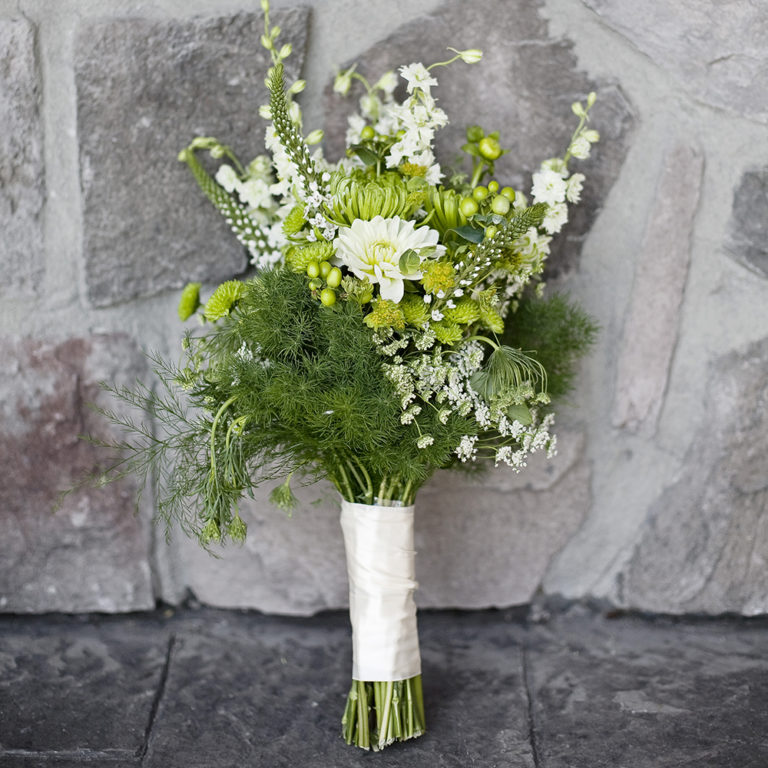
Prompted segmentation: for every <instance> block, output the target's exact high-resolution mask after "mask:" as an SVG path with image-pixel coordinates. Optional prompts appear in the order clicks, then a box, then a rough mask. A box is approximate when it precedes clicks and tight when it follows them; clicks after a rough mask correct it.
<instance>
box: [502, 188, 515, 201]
mask: <svg viewBox="0 0 768 768" xmlns="http://www.w3.org/2000/svg"><path fill="white" fill-rule="evenodd" d="M501 194H502V195H504V197H506V198H507V200H509V202H510V203H514V202H515V190H514V189H512V187H504V189H502V190H501Z"/></svg>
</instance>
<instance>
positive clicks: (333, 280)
mask: <svg viewBox="0 0 768 768" xmlns="http://www.w3.org/2000/svg"><path fill="white" fill-rule="evenodd" d="M325 282H326V283H328V287H329V288H338V287H339V286H340V285H341V270H340V269H339V268H338V267H334V268H333V269H332V270H331V271H330V272H329V273H328V277H326V278H325Z"/></svg>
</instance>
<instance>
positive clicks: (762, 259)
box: [727, 168, 768, 277]
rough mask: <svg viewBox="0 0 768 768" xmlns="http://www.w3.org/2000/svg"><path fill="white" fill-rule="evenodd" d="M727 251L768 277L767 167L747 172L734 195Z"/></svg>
mask: <svg viewBox="0 0 768 768" xmlns="http://www.w3.org/2000/svg"><path fill="white" fill-rule="evenodd" d="M730 229H731V232H730V235H731V241H730V243H729V244H728V246H727V251H728V253H730V254H731V256H733V258H735V259H736V260H737V261H739V262H741V263H742V264H744V265H745V266H747V267H749V268H750V269H751V270H752V271H753V272H756V273H757V274H758V275H760V276H761V277H768V168H762V169H760V170H753V171H748V172H747V173H745V174H744V176H743V177H742V179H741V182H740V183H739V186H738V187H737V188H736V191H735V192H734V195H733V212H732V214H731V227H730Z"/></svg>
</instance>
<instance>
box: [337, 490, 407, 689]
mask: <svg viewBox="0 0 768 768" xmlns="http://www.w3.org/2000/svg"><path fill="white" fill-rule="evenodd" d="M414 509H415V508H414V507H413V506H410V507H402V506H401V507H393V506H379V505H378V504H352V503H350V502H348V501H345V500H343V501H342V502H341V528H342V531H343V532H344V547H345V549H346V553H347V575H348V577H349V616H350V621H351V622H352V678H353V679H354V680H384V681H397V680H407V679H408V678H409V677H416V676H417V675H420V674H421V655H420V653H419V636H418V630H417V627H416V603H415V602H414V599H413V593H414V591H415V590H416V588H417V586H418V585H417V583H416V580H415V555H416V552H415V551H414V549H413V517H414V514H413V513H414Z"/></svg>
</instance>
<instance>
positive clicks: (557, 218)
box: [541, 203, 568, 235]
mask: <svg viewBox="0 0 768 768" xmlns="http://www.w3.org/2000/svg"><path fill="white" fill-rule="evenodd" d="M567 221H568V206H567V205H566V204H565V203H555V205H550V206H549V208H548V209H547V213H546V214H545V216H544V220H543V221H542V222H541V226H542V227H544V229H545V230H546V231H547V232H548V233H549V234H550V235H554V234H557V233H558V232H559V231H560V230H561V229H562V228H563V224H565V223H566V222H567Z"/></svg>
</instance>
